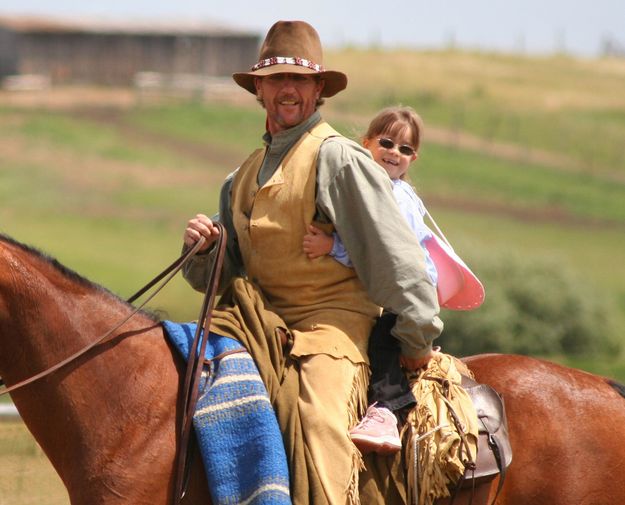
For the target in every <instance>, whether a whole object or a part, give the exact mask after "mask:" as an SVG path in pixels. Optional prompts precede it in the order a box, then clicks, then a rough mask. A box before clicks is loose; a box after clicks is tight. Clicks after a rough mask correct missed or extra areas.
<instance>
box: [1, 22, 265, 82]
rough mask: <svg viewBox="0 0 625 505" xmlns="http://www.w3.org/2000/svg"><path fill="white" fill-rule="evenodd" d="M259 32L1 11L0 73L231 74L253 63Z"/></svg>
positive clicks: (97, 78) (104, 76)
mask: <svg viewBox="0 0 625 505" xmlns="http://www.w3.org/2000/svg"><path fill="white" fill-rule="evenodd" d="M259 44H260V36H259V35H258V34H257V33H250V32H245V31H241V30H235V29H229V28H227V27H224V26H218V25H207V24H200V23H177V24H173V23H172V24H167V25H166V24H158V23H154V22H123V23H122V22H102V21H86V20H85V21H62V20H58V19H54V20H52V19H41V18H27V17H12V18H9V17H0V80H2V79H3V78H4V77H7V76H12V75H38V76H43V77H45V78H48V79H49V80H50V82H51V83H53V84H65V83H72V84H74V83H80V84H104V85H121V86H126V85H130V84H132V83H133V82H134V80H135V79H136V76H137V75H139V74H145V73H157V74H159V75H165V76H174V75H196V76H204V77H221V76H230V75H231V74H232V73H233V72H237V71H241V70H243V69H247V68H250V67H251V66H252V65H253V64H254V63H255V62H256V59H257V57H258V49H259Z"/></svg>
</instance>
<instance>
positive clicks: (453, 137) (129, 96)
mask: <svg viewBox="0 0 625 505" xmlns="http://www.w3.org/2000/svg"><path fill="white" fill-rule="evenodd" d="M74 91H75V92H72V93H69V90H52V92H51V93H49V94H45V95H42V94H33V95H10V94H7V93H6V92H5V93H0V105H8V106H12V107H46V108H51V109H55V110H62V111H64V112H65V113H67V114H69V115H71V116H74V117H77V118H80V119H83V120H88V121H93V122H95V123H99V124H105V125H108V126H112V127H114V128H115V129H116V130H118V131H119V132H121V133H122V134H123V135H124V137H125V138H126V139H128V141H129V142H132V143H135V144H139V145H147V146H150V145H152V146H153V145H159V146H163V147H165V148H166V149H168V150H171V151H172V152H174V153H177V154H180V155H181V156H183V157H185V158H188V159H192V160H195V161H199V162H201V163H206V164H210V165H214V166H219V167H224V173H226V172H227V171H229V170H231V169H233V168H235V167H236V166H238V164H240V162H241V161H242V160H241V152H240V150H237V149H233V148H230V147H227V146H222V145H219V144H214V143H210V142H209V141H207V142H206V143H198V142H194V141H189V140H185V139H180V138H173V137H171V136H168V135H165V134H160V133H157V132H153V131H149V130H146V129H142V128H140V127H138V126H137V125H134V124H131V123H130V122H129V121H128V120H127V119H126V114H125V113H126V111H127V110H128V109H129V108H131V107H133V106H135V105H136V104H137V97H136V95H135V94H134V93H133V92H132V90H89V89H86V90H81V89H78V90H74ZM236 101H237V103H238V105H241V102H240V100H239V98H238V97H236ZM94 104H97V105H94ZM250 106H256V105H255V104H250ZM324 107H326V109H325V110H324V116H326V117H327V118H328V120H329V121H333V120H338V119H340V120H341V121H342V122H344V123H345V122H347V123H352V124H354V125H356V126H357V128H358V129H364V126H365V125H366V121H367V120H368V119H367V118H365V117H364V116H359V115H349V116H346V115H345V114H340V115H339V114H338V113H336V112H335V111H333V110H332V109H331V107H329V106H324ZM426 141H427V142H434V143H436V144H439V145H443V146H448V147H452V148H457V149H463V150H468V151H473V152H479V153H484V154H489V155H492V156H495V157H498V158H501V159H505V160H509V161H519V162H522V163H536V164H540V165H544V166H547V167H550V168H552V169H555V170H561V171H565V172H569V173H587V167H584V166H583V165H582V164H581V163H579V162H578V161H577V160H573V159H570V158H568V157H566V156H562V155H559V154H554V153H550V152H546V151H541V150H537V149H532V150H530V149H528V148H526V147H523V146H519V145H514V144H507V143H504V142H495V141H489V140H485V139H483V138H480V137H477V136H474V135H471V134H469V133H467V132H462V131H452V130H450V129H445V128H437V127H432V126H429V127H428V128H427V130H426ZM592 175H593V177H600V178H602V179H605V180H608V181H610V182H615V183H617V184H624V183H625V176H621V175H620V174H615V173H613V172H610V173H607V172H604V173H597V172H596V171H593V174H592ZM428 202H429V204H430V205H432V206H438V207H440V208H448V209H456V210H463V211H468V212H475V213H483V214H497V215H506V216H510V217H513V218H515V219H519V220H524V221H530V222H553V223H558V224H561V225H570V226H584V227H586V226H588V227H596V226H601V227H607V228H612V227H619V228H620V227H622V226H623V224H622V223H614V222H608V221H603V220H598V219H592V218H584V217H579V216H575V215H571V214H570V213H568V212H565V211H563V210H562V209H559V208H545V207H541V208H540V209H531V208H515V207H512V206H509V205H505V204H497V203H493V202H474V201H468V200H461V199H450V198H441V197H437V196H436V195H433V196H432V197H430V198H429V199H428Z"/></svg>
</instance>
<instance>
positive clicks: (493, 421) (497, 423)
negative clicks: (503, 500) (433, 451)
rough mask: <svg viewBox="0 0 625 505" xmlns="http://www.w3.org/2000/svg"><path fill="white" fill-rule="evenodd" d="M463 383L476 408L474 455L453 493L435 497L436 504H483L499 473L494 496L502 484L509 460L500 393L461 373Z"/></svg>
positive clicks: (504, 415)
mask: <svg viewBox="0 0 625 505" xmlns="http://www.w3.org/2000/svg"><path fill="white" fill-rule="evenodd" d="M462 387H463V388H464V389H465V391H466V392H467V393H468V394H469V396H470V398H471V400H472V401H473V406H474V407H475V410H476V412H477V417H478V421H479V425H480V429H479V434H478V441H477V457H476V460H475V462H474V463H475V464H474V465H469V466H467V468H466V469H465V474H464V476H463V478H462V479H460V481H459V482H458V484H457V485H456V487H455V489H454V490H452V496H451V497H450V498H445V499H443V500H437V501H436V505H451V504H454V505H463V504H465V503H471V504H473V505H485V504H487V503H488V497H489V495H490V488H491V485H492V484H493V480H494V479H495V477H497V476H498V475H499V483H498V484H497V492H496V493H495V495H494V498H493V500H492V503H494V501H495V500H496V498H497V496H498V495H499V492H500V491H501V488H502V486H503V483H504V480H505V475H506V469H507V468H508V466H510V463H511V462H512V447H511V445H510V439H509V437H508V421H507V419H506V410H505V407H504V402H503V399H502V398H501V396H500V395H499V393H497V391H495V390H494V389H493V388H492V387H490V386H488V385H487V384H479V383H478V382H476V381H475V380H473V379H471V378H469V377H466V376H464V375H463V376H462Z"/></svg>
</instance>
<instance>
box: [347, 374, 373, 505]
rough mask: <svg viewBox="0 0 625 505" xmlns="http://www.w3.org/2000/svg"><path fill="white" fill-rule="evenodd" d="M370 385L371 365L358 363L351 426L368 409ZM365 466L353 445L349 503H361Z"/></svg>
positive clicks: (348, 407)
mask: <svg viewBox="0 0 625 505" xmlns="http://www.w3.org/2000/svg"><path fill="white" fill-rule="evenodd" d="M368 387H369V367H368V366H367V365H366V364H364V363H359V364H358V365H356V372H355V373H354V380H353V382H352V390H351V392H350V395H349V404H348V405H347V414H348V421H349V428H350V429H351V428H353V427H354V426H356V424H358V422H359V421H360V419H361V418H362V416H364V415H365V412H366V411H367V388H368ZM364 467H365V465H364V462H363V459H362V454H361V453H360V451H359V450H358V449H357V448H356V446H355V445H354V446H353V452H352V471H351V475H350V478H349V486H348V488H347V503H348V504H349V505H360V494H359V491H358V476H359V473H360V471H361V470H363V469H364Z"/></svg>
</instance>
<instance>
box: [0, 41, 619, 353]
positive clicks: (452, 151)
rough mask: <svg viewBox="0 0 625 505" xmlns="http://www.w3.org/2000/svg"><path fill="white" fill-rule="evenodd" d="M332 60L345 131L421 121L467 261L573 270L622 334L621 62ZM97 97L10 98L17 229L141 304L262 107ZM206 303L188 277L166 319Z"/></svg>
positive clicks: (456, 55) (1, 194) (424, 168)
mask: <svg viewBox="0 0 625 505" xmlns="http://www.w3.org/2000/svg"><path fill="white" fill-rule="evenodd" d="M328 60H329V62H328V63H329V65H331V66H334V67H336V68H342V69H345V70H346V72H347V73H348V75H349V76H350V85H349V87H348V89H347V90H346V91H345V92H344V93H342V94H340V95H338V96H337V97H336V98H333V99H331V100H328V103H327V104H326V105H324V106H323V109H322V111H323V114H324V115H325V116H326V117H328V118H329V119H330V120H331V121H332V123H333V124H335V125H336V126H337V127H338V128H339V129H340V130H341V131H342V132H344V133H345V134H346V135H348V136H352V137H354V138H356V139H357V138H358V136H359V135H360V134H361V133H362V132H363V130H364V128H365V126H366V123H367V120H368V118H369V117H370V116H371V114H372V113H373V112H374V111H375V110H377V109H378V108H379V107H380V106H383V105H387V104H391V103H403V104H409V105H412V106H413V107H414V108H415V109H417V110H418V111H419V112H420V113H421V114H422V116H423V118H424V121H425V124H426V130H425V143H424V145H423V148H422V152H421V156H420V158H419V160H418V162H417V163H416V164H415V165H414V166H413V170H412V174H411V176H412V179H413V182H414V183H415V185H416V186H417V188H418V190H419V192H420V194H421V195H422V196H423V198H424V200H425V202H426V204H428V206H429V208H430V210H431V211H432V213H433V214H434V216H435V217H436V218H437V221H438V222H439V224H440V225H441V226H442V227H443V229H444V230H445V232H446V235H447V236H448V238H450V239H451V240H452V242H453V243H454V244H455V246H456V248H457V250H458V251H459V252H460V253H461V254H462V255H463V256H464V257H467V258H471V259H473V258H475V263H474V264H475V265H479V260H480V258H481V257H484V258H486V259H485V261H486V260H487V259H488V258H489V257H490V255H492V254H499V255H506V254H518V255H522V256H523V257H525V258H528V259H529V260H530V261H531V260H532V258H536V259H537V260H540V259H542V258H548V259H549V260H550V261H554V262H557V263H559V264H561V265H563V268H564V267H566V268H567V269H570V270H572V271H574V272H576V273H577V274H578V275H579V276H580V277H582V278H583V279H584V282H586V283H587V284H588V286H589V291H590V292H592V291H593V290H598V291H601V292H602V293H603V294H604V295H605V296H607V298H608V299H609V300H610V302H611V303H612V304H613V305H614V306H615V307H616V309H615V311H616V318H617V320H618V325H617V328H616V329H615V330H614V331H616V332H618V335H619V336H620V335H621V334H622V333H623V329H624V328H625V266H623V264H622V262H620V261H618V259H619V258H620V256H621V255H622V253H623V251H624V250H625V147H624V146H623V143H622V142H621V139H622V138H625V96H623V94H622V93H619V90H622V89H625V63H624V62H623V61H622V60H577V59H572V58H564V57H559V58H525V57H519V56H505V55H489V54H480V53H463V52H457V51H452V52H436V53H428V52H425V53H416V52H407V51H405V52H402V51H395V52H388V53H387V52H381V51H357V50H344V51H340V52H334V53H330V54H329V55H328ZM380 60H383V61H384V65H379V64H376V65H373V64H372V63H371V62H372V61H376V62H379V61H380ZM365 68H366V69H367V70H366V72H363V71H362V69H365ZM389 68H390V69H393V72H392V74H391V73H389V71H388V69H389ZM397 74H401V76H402V78H398V77H397ZM573 77H574V78H573ZM78 91H80V92H81V93H78ZM83 91H84V90H76V89H73V88H68V89H65V90H52V92H50V93H49V95H50V96H53V95H54V96H56V95H55V94H63V93H65V95H66V96H69V97H71V96H72V94H74V93H76V95H77V96H78V95H79V94H80V96H84V92H83ZM97 93H98V95H97V96H98V98H97V100H94V101H93V102H91V103H89V102H86V103H85V101H84V99H83V100H82V101H81V102H80V103H76V104H74V105H72V104H71V100H70V101H69V105H68V104H67V100H65V101H64V102H63V104H64V105H61V106H59V105H58V104H57V103H56V102H54V101H53V100H49V101H46V96H45V92H44V96H37V97H35V98H33V99H32V100H31V101H30V102H29V101H28V100H27V99H26V100H24V99H21V100H17V99H16V97H15V96H14V95H11V94H9V93H7V92H4V93H0V163H1V165H2V169H1V170H0V202H2V203H1V204H0V230H1V231H3V232H5V233H8V234H10V235H12V236H13V237H14V238H16V239H18V240H21V241H23V242H26V243H29V244H32V245H34V246H36V247H38V248H40V249H42V250H44V251H46V252H48V253H50V254H51V255H53V256H55V257H57V258H58V259H59V260H60V261H61V262H62V263H64V264H66V265H67V266H69V267H71V268H73V269H74V270H76V271H78V272H79V273H81V274H83V275H85V276H87V277H89V278H90V279H92V280H94V281H96V282H98V283H101V284H103V285H105V286H106V287H108V288H109V289H111V290H112V291H114V292H116V293H118V294H119V295H120V296H128V295H130V294H131V293H132V292H134V291H135V290H136V289H137V288H138V287H139V286H141V285H142V284H143V283H144V282H146V281H147V280H148V279H149V278H150V277H151V276H153V275H155V274H156V273H157V272H158V271H159V270H160V269H161V268H162V267H164V266H165V265H166V264H168V263H169V262H170V261H172V260H173V258H174V257H175V256H176V255H177V254H178V253H179V249H180V237H181V235H182V230H183V228H184V225H185V223H186V221H187V219H189V218H190V217H191V216H193V215H194V214H195V213H197V212H205V213H209V214H210V213H212V212H214V211H215V210H216V199H217V195H218V190H219V186H220V183H221V181H222V180H223V178H224V177H225V175H226V174H227V173H228V172H230V171H231V170H232V169H234V168H235V167H236V166H237V165H238V163H240V162H241V161H242V159H243V158H244V156H245V154H246V153H247V152H249V151H250V150H251V149H252V148H254V147H256V146H258V145H260V135H261V133H262V125H263V112H262V110H261V109H260V108H259V107H258V106H257V104H256V103H255V102H254V100H253V98H252V97H251V96H249V97H243V99H241V97H240V96H239V95H237V97H236V98H237V99H236V103H234V102H233V103H228V102H198V101H192V100H166V99H163V100H159V99H156V100H150V101H145V100H139V99H137V100H135V101H134V102H133V101H132V99H131V100H130V101H128V100H126V101H124V102H123V105H120V104H119V103H120V101H119V100H117V99H116V97H118V96H119V95H120V94H125V95H126V96H128V95H129V96H130V97H131V98H132V92H131V91H128V90H109V89H99V90H97ZM21 98H23V97H21ZM478 273H479V272H478ZM198 296H199V295H196V294H194V293H192V292H191V290H190V289H188V288H187V286H186V285H185V284H184V282H182V281H181V280H179V279H178V280H176V281H175V282H174V283H173V284H172V286H171V287H170V288H169V289H167V290H166V291H165V292H164V293H163V295H161V296H159V298H158V299H157V300H156V301H155V302H154V306H153V308H156V309H158V310H161V311H163V314H164V316H165V317H169V318H172V319H176V320H187V319H192V318H194V317H195V316H196V312H197V310H198V309H199V307H198V304H199V297H198ZM619 359H620V358H619Z"/></svg>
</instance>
